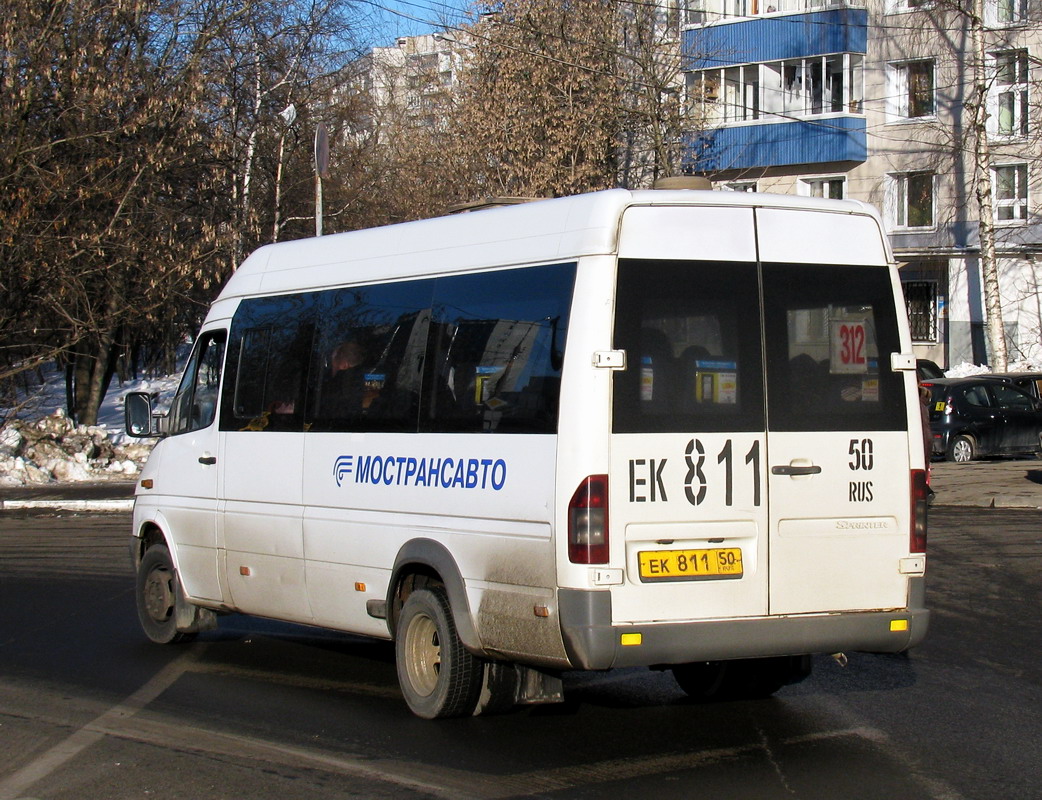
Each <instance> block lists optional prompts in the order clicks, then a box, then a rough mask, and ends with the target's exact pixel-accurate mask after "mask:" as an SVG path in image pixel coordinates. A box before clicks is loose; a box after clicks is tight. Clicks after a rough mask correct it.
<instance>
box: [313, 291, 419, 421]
mask: <svg viewBox="0 0 1042 800" xmlns="http://www.w3.org/2000/svg"><path fill="white" fill-rule="evenodd" d="M433 290H434V281H433V280H419V281H405V282H402V283H390V284H378V285H373V286H360V287H351V288H345V289H335V290H332V291H328V292H323V293H322V295H321V298H320V300H319V314H318V316H319V319H320V320H321V330H320V333H319V336H318V337H317V338H316V346H315V350H314V352H313V354H312V362H311V374H312V382H311V389H310V393H309V400H308V415H307V429H308V430H310V431H387V432H395V431H400V432H406V433H409V432H415V431H416V424H417V418H418V415H419V404H420V390H421V383H422V377H423V360H424V353H425V351H426V347H427V329H428V325H429V323H430V305H431V295H432V292H433Z"/></svg>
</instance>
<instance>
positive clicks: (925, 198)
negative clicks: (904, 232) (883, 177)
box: [886, 172, 934, 228]
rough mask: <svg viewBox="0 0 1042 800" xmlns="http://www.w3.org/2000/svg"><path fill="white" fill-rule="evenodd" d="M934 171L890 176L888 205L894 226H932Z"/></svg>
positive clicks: (889, 215)
mask: <svg viewBox="0 0 1042 800" xmlns="http://www.w3.org/2000/svg"><path fill="white" fill-rule="evenodd" d="M933 184H934V173H932V172H908V173H904V174H900V175H891V176H889V181H888V184H887V188H888V192H887V194H888V197H887V198H886V199H887V202H886V205H887V211H888V217H889V219H890V221H891V224H892V226H893V227H894V228H932V227H933V206H934V185H933Z"/></svg>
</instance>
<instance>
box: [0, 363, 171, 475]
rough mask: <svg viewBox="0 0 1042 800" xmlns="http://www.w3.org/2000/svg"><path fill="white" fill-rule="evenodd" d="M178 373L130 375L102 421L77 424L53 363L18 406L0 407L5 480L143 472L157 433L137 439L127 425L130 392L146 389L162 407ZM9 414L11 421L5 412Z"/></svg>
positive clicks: (0, 463)
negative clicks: (135, 377)
mask: <svg viewBox="0 0 1042 800" xmlns="http://www.w3.org/2000/svg"><path fill="white" fill-rule="evenodd" d="M178 380H179V378H178V376H177V375H166V376H160V377H152V378H142V379H140V380H135V381H127V382H125V383H123V384H122V385H119V386H113V387H112V389H110V390H109V392H108V393H107V394H106V395H105V399H104V400H103V401H102V404H101V408H100V409H99V411H98V424H97V425H92V426H85V425H74V424H73V422H72V420H70V419H69V418H68V417H67V416H66V415H65V412H64V408H63V406H64V403H65V378H64V375H63V374H62V372H61V370H59V369H57V368H56V367H54V366H53V365H50V366H48V367H47V368H46V369H44V370H41V380H40V382H39V385H37V386H35V388H34V390H33V391H32V393H31V395H30V396H28V397H19V398H17V399H18V400H19V401H20V402H19V405H18V407H17V408H18V410H17V411H14V412H12V411H9V410H7V409H4V408H2V407H0V486H23V485H25V484H31V483H50V482H51V481H96V480H105V479H107V478H130V477H131V476H133V475H136V474H137V473H138V472H140V470H141V467H142V466H143V465H144V463H145V461H146V460H147V459H148V454H149V453H150V452H151V450H152V447H153V446H154V445H155V440H154V439H132V438H130V437H128V436H127V435H126V433H124V431H123V405H124V398H125V397H126V395H127V393H128V392H147V393H148V394H150V395H152V396H153V397H155V398H156V400H155V401H154V403H153V405H154V406H155V407H156V410H157V411H159V412H162V411H163V409H164V407H166V406H168V405H169V402H170V398H171V397H172V396H173V394H174V391H175V390H176V388H177V384H178ZM5 416H9V418H8V419H7V421H6V424H4V423H3V418H4V417H5Z"/></svg>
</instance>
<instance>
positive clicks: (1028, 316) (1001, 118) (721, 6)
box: [682, 0, 1042, 366]
mask: <svg viewBox="0 0 1042 800" xmlns="http://www.w3.org/2000/svg"><path fill="white" fill-rule="evenodd" d="M684 2H685V6H684V8H683V13H682V24H683V25H684V30H683V38H682V47H683V50H684V56H685V60H684V70H685V84H686V91H687V100H688V106H689V109H690V110H691V113H692V114H693V115H694V116H695V117H696V118H698V119H704V120H705V126H706V130H705V132H702V133H698V134H692V135H691V136H690V137H689V140H688V142H687V145H688V153H689V154H690V158H691V161H690V166H691V169H692V170H693V171H695V172H698V173H701V174H705V175H707V176H708V177H710V178H712V179H713V181H714V182H715V183H716V184H717V186H718V187H720V188H725V189H732V190H736V191H743V190H744V191H753V190H758V191H768V192H782V193H796V194H808V195H817V196H823V197H847V198H855V199H861V200H866V201H868V202H870V203H873V204H875V205H876V206H877V207H879V208H880V209H881V210H882V212H883V216H884V219H885V222H886V226H887V233H888V235H889V237H890V240H891V243H892V245H893V248H894V252H895V256H896V257H897V259H898V260H899V261H900V262H903V267H902V269H901V275H902V282H903V284H904V289H905V297H906V302H907V304H908V308H909V311H910V318H911V323H912V329H913V338H914V340H915V342H916V350H917V351H918V353H919V354H920V355H921V356H922V357H927V358H931V359H933V360H935V361H937V362H938V363H940V364H942V365H944V366H951V365H954V364H958V363H961V362H964V361H968V362H973V363H984V362H985V361H986V360H987V352H986V346H985V338H986V337H985V333H984V318H985V316H984V307H985V303H984V290H983V286H982V279H981V272H980V265H979V255H980V239H979V225H978V220H979V218H980V214H979V211H978V204H977V198H976V191H975V187H976V185H977V181H975V179H974V154H975V141H974V126H973V125H972V119H971V115H970V114H969V113H968V111H967V109H966V103H967V101H968V100H970V99H971V92H972V90H973V86H974V74H975V73H974V69H973V63H972V53H973V47H972V37H971V33H970V26H969V24H968V20H967V17H966V16H965V15H964V14H963V13H961V12H959V11H958V10H953V9H952V8H950V7H949V6H947V5H946V4H944V3H942V2H940V0H937V2H930V0H837V1H833V0H780V2H779V0H684ZM1032 2H1033V0H1032ZM1038 12H1039V10H1038V9H1037V8H1036V7H1035V6H1034V5H1029V3H1028V0H985V30H984V43H985V53H986V58H985V61H986V63H985V69H984V77H985V78H986V80H987V85H988V110H989V118H988V124H987V146H988V148H989V149H990V163H989V172H990V178H991V188H992V192H993V205H994V211H993V219H994V223H995V234H996V235H995V241H996V254H997V263H998V267H999V276H1000V291H1001V296H1002V310H1003V318H1004V329H1005V333H1006V341H1007V348H1008V352H1009V359H1010V361H1011V362H1013V361H1017V360H1019V359H1024V358H1034V359H1040V358H1042V325H1040V318H1042V315H1040V307H1042V300H1040V297H1039V291H1038V290H1039V277H1040V276H1039V265H1038V263H1037V262H1038V261H1039V260H1042V225H1040V218H1039V202H1038V199H1039V196H1040V194H1039V193H1040V189H1042V187H1040V175H1039V172H1040V169H1042V166H1040V163H1039V159H1038V155H1037V154H1038V152H1039V144H1040V133H1042V131H1040V125H1039V120H1038V115H1037V113H1036V111H1035V108H1036V105H1037V103H1038V100H1037V95H1036V91H1037V87H1036V86H1035V78H1036V74H1037V73H1038V70H1039V62H1038V56H1039V54H1040V52H1042V33H1040V25H1039V22H1038V20H1039V15H1038Z"/></svg>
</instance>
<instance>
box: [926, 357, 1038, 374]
mask: <svg viewBox="0 0 1042 800" xmlns="http://www.w3.org/2000/svg"><path fill="white" fill-rule="evenodd" d="M991 371H992V370H991V367H987V366H981V365H980V364H970V363H968V362H966V361H964V362H962V363H961V364H956V365H955V366H954V367H952V368H951V369H949V370H945V372H944V377H946V378H971V377H973V376H974V375H990V374H991ZM1006 371H1007V372H1042V360H1038V359H1030V358H1029V359H1025V360H1023V361H1011V362H1010V364H1009V367H1008V369H1007V370H1006Z"/></svg>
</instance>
